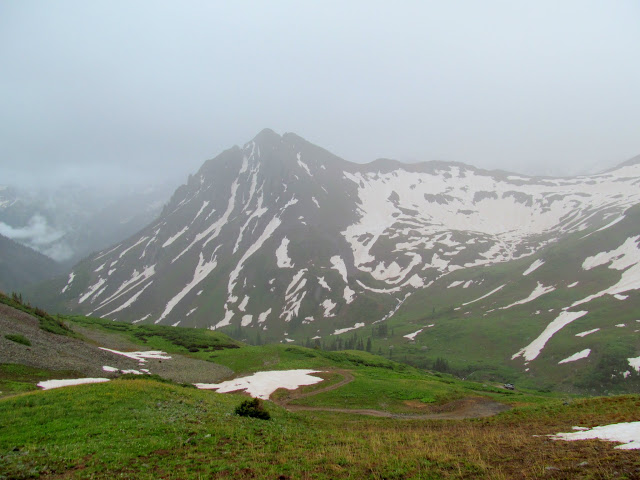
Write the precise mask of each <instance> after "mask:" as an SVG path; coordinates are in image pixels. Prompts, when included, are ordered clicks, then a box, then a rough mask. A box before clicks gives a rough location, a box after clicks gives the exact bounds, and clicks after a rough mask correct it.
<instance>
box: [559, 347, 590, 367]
mask: <svg viewBox="0 0 640 480" xmlns="http://www.w3.org/2000/svg"><path fill="white" fill-rule="evenodd" d="M590 353H591V349H590V348H585V349H584V350H582V351H581V352H577V353H574V354H573V355H571V356H570V357H567V358H565V359H564V360H560V361H559V362H558V365H560V364H561V363H569V362H575V361H576V360H581V359H583V358H587V357H588V356H589V354H590Z"/></svg>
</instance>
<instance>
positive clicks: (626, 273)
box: [571, 235, 640, 307]
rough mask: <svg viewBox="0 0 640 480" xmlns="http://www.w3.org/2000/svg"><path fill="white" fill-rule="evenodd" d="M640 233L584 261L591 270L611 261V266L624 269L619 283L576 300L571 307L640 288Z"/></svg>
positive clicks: (584, 266) (614, 268)
mask: <svg viewBox="0 0 640 480" xmlns="http://www.w3.org/2000/svg"><path fill="white" fill-rule="evenodd" d="M638 242H640V235H638V236H636V237H629V238H627V240H626V241H625V242H624V243H623V244H622V245H621V246H620V247H618V248H617V249H615V250H611V251H608V252H601V253H598V254H597V255H594V256H593V257H588V258H587V259H585V261H584V262H583V263H582V268H584V269H585V270H591V269H592V268H595V267H599V266H601V265H606V264H607V263H610V265H609V268H610V269H613V270H623V273H622V276H621V278H620V280H619V281H618V283H616V284H615V285H612V286H611V287H609V288H607V289H605V290H602V291H600V292H598V293H595V294H593V295H589V296H588V297H585V298H583V299H582V300H578V301H577V302H574V303H573V304H572V305H571V307H575V306H577V305H582V304H583V303H588V302H590V301H591V300H594V299H596V298H599V297H602V296H604V295H606V294H609V295H617V294H621V293H625V292H628V291H629V290H640V248H639V245H638Z"/></svg>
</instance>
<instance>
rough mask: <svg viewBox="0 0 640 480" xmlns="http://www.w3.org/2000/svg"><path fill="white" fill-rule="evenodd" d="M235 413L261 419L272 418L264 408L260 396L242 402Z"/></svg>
mask: <svg viewBox="0 0 640 480" xmlns="http://www.w3.org/2000/svg"><path fill="white" fill-rule="evenodd" d="M235 414H236V415H240V416H241V417H253V418H259V419H261V420H269V419H270V418H271V415H269V412H267V411H266V410H265V409H264V406H263V405H262V402H261V401H260V399H258V398H252V399H251V400H245V401H244V402H242V403H241V404H240V405H238V406H237V407H236V410H235Z"/></svg>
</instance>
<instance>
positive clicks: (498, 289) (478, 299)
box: [462, 283, 507, 307]
mask: <svg viewBox="0 0 640 480" xmlns="http://www.w3.org/2000/svg"><path fill="white" fill-rule="evenodd" d="M506 285H507V284H506V283H505V284H504V285H500V286H499V287H498V288H496V289H494V290H491V291H490V292H489V293H487V294H485V295H483V296H481V297H479V298H476V299H475V300H471V301H470V302H467V303H463V304H462V306H463V307H466V306H467V305H471V304H472V303H476V302H478V301H480V300H483V299H485V298H487V297H488V296H490V295H493V294H494V293H496V292H498V291H500V290H502V289H503V288H504V287H506Z"/></svg>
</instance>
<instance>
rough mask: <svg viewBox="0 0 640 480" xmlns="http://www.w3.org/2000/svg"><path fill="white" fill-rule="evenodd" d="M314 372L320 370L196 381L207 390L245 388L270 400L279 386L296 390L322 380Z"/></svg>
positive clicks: (198, 385) (283, 371)
mask: <svg viewBox="0 0 640 480" xmlns="http://www.w3.org/2000/svg"><path fill="white" fill-rule="evenodd" d="M312 373H318V370H280V371H270V372H257V373H254V374H253V375H251V376H248V377H241V378H236V379H234V380H228V381H226V382H222V383H196V384H195V386H196V387H197V388H200V389H205V390H217V391H218V393H228V392H235V391H238V390H245V391H246V392H247V393H248V394H249V395H251V396H252V397H255V398H261V399H263V400H268V399H269V396H270V395H271V394H272V393H273V392H275V391H276V390H277V389H279V388H286V389H287V390H295V389H296V388H298V387H301V386H303V385H313V384H316V383H319V382H321V381H322V378H320V377H314V376H312V375H311V374H312Z"/></svg>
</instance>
